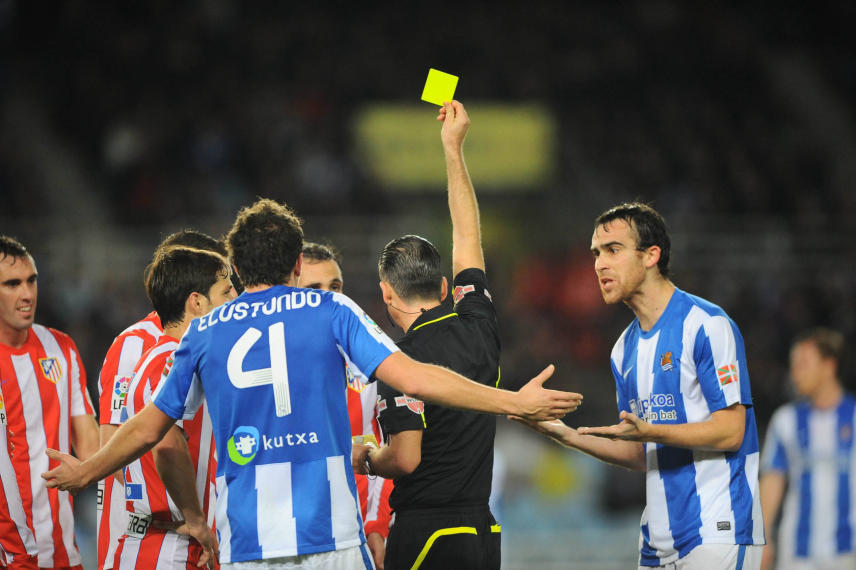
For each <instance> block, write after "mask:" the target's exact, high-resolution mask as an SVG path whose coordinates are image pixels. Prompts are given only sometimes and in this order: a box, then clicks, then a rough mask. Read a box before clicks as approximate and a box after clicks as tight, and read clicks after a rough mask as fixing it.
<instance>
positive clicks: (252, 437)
mask: <svg viewBox="0 0 856 570" xmlns="http://www.w3.org/2000/svg"><path fill="white" fill-rule="evenodd" d="M226 447H227V448H228V450H229V459H231V460H232V461H234V462H235V463H237V464H238V465H246V464H247V463H249V462H250V461H252V460H253V458H254V457H255V456H256V453H257V452H258V450H259V430H257V429H256V428H254V427H253V426H239V427H238V429H236V430H235V432H234V433H233V434H232V437H230V438H229V441H228V442H227V443H226Z"/></svg>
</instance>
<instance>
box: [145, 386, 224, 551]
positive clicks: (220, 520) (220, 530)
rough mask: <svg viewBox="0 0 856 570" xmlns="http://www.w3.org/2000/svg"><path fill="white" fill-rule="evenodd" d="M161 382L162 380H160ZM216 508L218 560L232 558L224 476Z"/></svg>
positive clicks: (220, 476)
mask: <svg viewBox="0 0 856 570" xmlns="http://www.w3.org/2000/svg"><path fill="white" fill-rule="evenodd" d="M161 384H163V382H161ZM216 486H217V503H216V505H217V508H216V512H215V514H214V520H216V521H217V541H218V542H219V543H220V560H231V559H232V529H231V527H230V526H229V515H228V514H227V511H226V509H227V508H228V507H229V487H228V486H227V485H226V476H225V475H219V476H218V477H217V483H216Z"/></svg>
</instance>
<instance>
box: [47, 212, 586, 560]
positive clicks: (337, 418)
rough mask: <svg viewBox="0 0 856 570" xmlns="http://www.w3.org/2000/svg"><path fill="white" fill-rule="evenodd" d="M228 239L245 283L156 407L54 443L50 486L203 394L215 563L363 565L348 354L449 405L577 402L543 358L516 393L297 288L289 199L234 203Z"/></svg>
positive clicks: (115, 453)
mask: <svg viewBox="0 0 856 570" xmlns="http://www.w3.org/2000/svg"><path fill="white" fill-rule="evenodd" d="M227 245H228V248H229V253H230V255H231V260H232V262H233V263H234V265H235V267H236V268H237V270H238V272H239V274H240V277H241V281H242V282H243V283H244V285H245V287H246V289H245V291H244V293H243V294H242V295H241V296H240V297H238V298H237V299H235V300H234V301H231V302H229V303H226V304H225V305H223V306H221V307H220V308H218V309H216V310H214V311H212V312H211V313H209V314H208V315H206V316H205V317H203V318H201V319H198V320H196V321H194V322H193V324H192V325H191V326H190V328H189V329H188V330H187V332H186V333H185V334H184V337H183V338H182V340H181V343H180V345H179V347H178V349H177V350H176V352H175V360H174V362H173V365H172V367H171V369H170V372H169V375H168V376H167V378H166V379H165V380H163V381H162V382H161V384H160V387H159V390H158V392H157V393H156V394H155V395H154V398H153V400H152V402H151V404H150V405H148V406H146V407H145V408H144V409H143V410H142V411H140V412H139V413H137V414H136V415H135V416H134V417H133V418H131V419H130V420H129V421H128V422H126V423H125V424H123V425H122V427H121V428H119V430H118V431H117V432H116V434H115V435H114V436H113V438H112V439H111V440H110V442H109V443H108V444H107V446H106V447H104V448H103V449H101V450H100V451H99V452H98V453H97V454H96V455H95V456H94V457H92V458H90V460H88V461H86V462H82V463H81V462H78V461H77V460H75V459H74V458H73V457H70V456H68V455H67V454H62V453H58V452H56V451H53V450H49V452H48V453H49V455H50V457H52V458H54V459H57V460H58V461H59V462H60V465H59V466H58V467H57V468H55V469H52V470H51V471H49V472H46V473H43V474H42V476H43V477H44V478H45V479H46V480H47V485H48V486H49V487H59V488H61V489H66V490H71V491H78V490H79V489H81V488H83V487H85V486H86V485H89V484H91V483H92V482H94V481H97V480H98V479H100V478H101V477H104V476H105V475H106V474H108V473H111V472H113V471H114V470H115V469H117V468H118V467H119V466H121V465H124V464H127V463H128V462H129V461H130V460H132V459H134V458H136V457H138V456H139V455H140V454H142V453H143V452H145V451H147V450H148V449H149V448H151V447H152V445H154V444H155V443H156V442H157V441H158V440H160V439H161V438H162V437H163V435H164V434H165V433H166V431H167V430H168V429H169V428H170V427H171V426H172V425H173V423H174V422H175V420H177V419H179V418H182V417H187V416H188V415H192V414H193V413H195V412H196V410H197V409H198V408H199V406H200V405H201V403H202V398H203V395H204V397H205V399H206V401H207V402H208V406H209V413H210V415H211V420H212V423H213V426H214V438H215V442H216V446H217V450H218V458H219V461H218V463H217V507H216V516H215V524H216V526H217V535H218V537H219V543H220V556H221V562H223V563H224V567H225V568H227V569H228V568H257V567H259V566H261V565H262V564H256V563H257V562H259V561H263V565H264V567H265V568H276V567H285V565H288V567H289V568H294V567H298V568H300V567H312V568H348V569H352V568H372V567H373V564H372V561H371V557H370V555H369V553H368V551H367V550H366V548H365V536H364V535H363V530H362V528H361V525H360V517H359V514H358V513H359V502H358V499H357V495H356V484H355V482H354V475H353V470H352V469H351V466H350V465H349V464H348V460H349V459H351V449H352V446H351V433H350V426H349V425H348V413H347V406H346V401H345V391H344V390H343V389H342V384H343V381H344V364H345V357H347V358H348V359H349V360H350V361H351V362H354V363H355V364H356V365H357V366H358V367H359V369H360V370H362V371H363V372H364V373H365V374H366V375H367V376H369V377H371V375H372V374H374V375H375V376H376V377H377V378H378V379H381V380H383V381H385V382H387V383H388V384H390V385H392V386H394V387H396V388H398V389H400V390H402V391H403V392H406V393H408V394H412V395H413V396H414V397H416V398H419V399H423V400H430V401H437V402H439V403H441V404H445V405H448V406H456V407H464V408H471V409H475V410H478V411H482V412H489V413H495V414H496V413H510V414H513V415H524V416H526V417H528V418H531V419H550V418H556V417H561V416H563V415H565V414H566V413H568V412H570V411H573V410H574V409H576V408H577V406H578V405H579V402H580V398H581V397H580V396H579V395H578V394H571V393H565V392H559V391H554V390H546V389H544V388H543V383H544V381H546V379H547V378H549V377H550V375H551V374H552V372H553V367H552V366H548V367H547V368H546V369H545V370H544V371H542V372H541V373H540V374H539V375H538V376H536V377H535V378H534V379H532V381H530V382H529V383H528V384H526V385H525V386H524V387H523V388H522V389H521V390H520V391H519V392H508V391H505V390H498V389H495V388H489V387H487V386H483V385H481V384H478V383H476V382H472V381H471V380H468V379H466V378H464V377H462V376H460V375H458V374H455V373H454V372H451V371H449V370H447V369H444V368H442V367H439V366H433V365H430V364H423V363H419V362H416V361H414V360H412V359H410V358H408V357H407V356H405V355H404V354H402V353H401V352H399V351H398V350H397V349H396V347H395V344H394V343H393V342H392V341H391V340H390V339H389V338H388V337H387V336H386V335H385V334H384V333H383V331H381V330H380V328H379V327H378V326H377V325H376V324H375V323H374V322H373V321H372V320H371V319H370V318H369V317H368V315H366V313H365V312H364V311H362V310H361V309H360V308H359V307H357V305H356V304H354V303H353V302H352V301H351V300H350V299H348V298H347V297H345V296H344V295H342V294H339V293H328V292H326V291H311V290H307V289H302V288H296V287H294V285H295V284H296V283H297V280H298V277H299V275H300V271H301V267H302V255H301V250H302V247H303V230H302V227H301V222H300V219H299V218H297V216H295V215H294V213H293V212H292V211H291V210H290V209H289V208H287V207H286V206H284V205H281V204H278V203H276V202H274V201H272V200H267V199H261V200H259V201H257V202H256V203H255V204H254V205H253V206H251V207H249V208H244V209H243V210H241V212H239V214H238V218H237V219H236V220H235V223H234V225H233V227H232V229H231V231H230V232H229V234H228V236H227ZM162 476H164V480H165V482H166V483H167V487H170V483H169V482H167V481H166V477H165V474H162ZM173 483H174V484H176V485H178V484H179V483H180V482H173ZM185 484H187V485H192V484H193V483H192V481H190V482H185ZM182 515H183V516H184V520H185V524H184V527H183V530H184V531H186V532H187V533H188V534H190V535H191V536H193V537H194V538H196V539H197V540H198V541H199V542H200V544H202V545H203V546H204V547H205V550H206V551H205V553H204V555H203V556H202V557H200V563H204V562H206V561H207V560H208V557H209V556H210V555H211V554H212V548H213V544H212V540H211V536H210V530H209V528H208V526H207V525H206V523H205V520H204V519H203V518H202V517H200V516H198V514H197V513H193V512H185V511H184V510H182Z"/></svg>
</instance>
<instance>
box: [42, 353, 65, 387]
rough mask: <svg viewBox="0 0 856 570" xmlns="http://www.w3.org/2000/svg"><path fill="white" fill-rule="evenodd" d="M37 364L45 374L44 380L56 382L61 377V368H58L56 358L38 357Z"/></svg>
mask: <svg viewBox="0 0 856 570" xmlns="http://www.w3.org/2000/svg"><path fill="white" fill-rule="evenodd" d="M39 366H41V368H42V374H44V375H45V379H46V380H50V381H51V382H53V383H54V384H56V383H57V382H58V381H59V379H60V378H62V368H60V366H59V360H58V359H57V358H55V357H51V358H39Z"/></svg>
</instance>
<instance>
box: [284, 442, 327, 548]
mask: <svg viewBox="0 0 856 570" xmlns="http://www.w3.org/2000/svg"><path fill="white" fill-rule="evenodd" d="M291 469H292V471H291V473H292V475H291V476H292V485H293V487H294V488H295V489H300V492H299V493H295V494H294V495H293V496H292V500H293V501H294V516H295V517H296V518H297V554H298V555H301V554H311V553H313V552H318V550H317V549H314V550H309V551H306V550H305V549H304V548H303V547H305V546H306V545H313V546H317V545H329V546H328V548H327V549H329V550H334V549H335V546H334V545H335V540H334V539H333V527H332V525H331V520H332V518H331V505H330V483H329V481H328V479H327V460H326V459H323V460H321V461H309V462H307V463H293V464H292V466H291ZM324 497H326V498H327V500H324V499H323V498H324ZM319 498H320V500H319Z"/></svg>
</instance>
